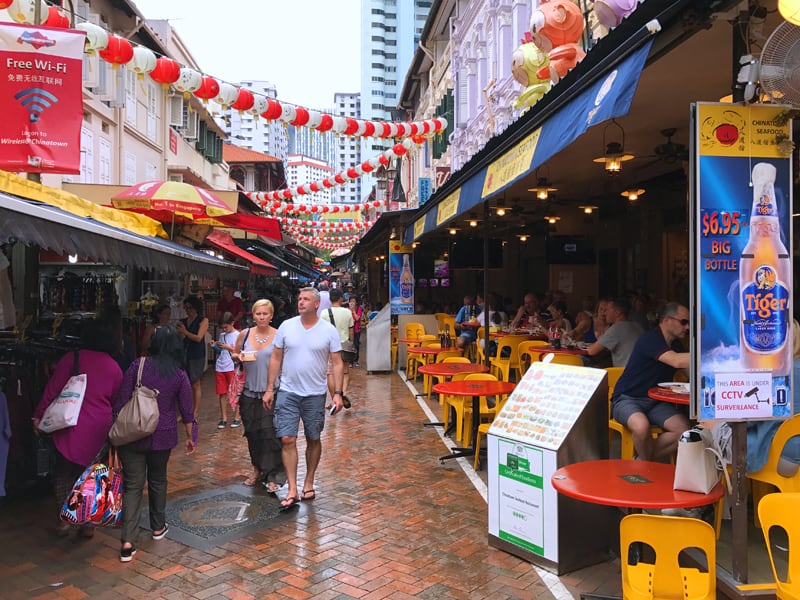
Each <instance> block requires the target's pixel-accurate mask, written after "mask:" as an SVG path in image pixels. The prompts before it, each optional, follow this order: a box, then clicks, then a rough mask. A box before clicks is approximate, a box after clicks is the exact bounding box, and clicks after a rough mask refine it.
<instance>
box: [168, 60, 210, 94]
mask: <svg viewBox="0 0 800 600" xmlns="http://www.w3.org/2000/svg"><path fill="white" fill-rule="evenodd" d="M202 82H203V76H202V75H201V74H200V72H199V71H195V70H194V69H191V68H189V67H182V68H181V74H180V76H179V77H178V79H177V81H176V82H175V83H173V84H172V87H174V88H175V90H176V91H178V92H182V93H183V95H184V97H188V96H189V94H191V93H192V92H194V91H195V90H197V89H199V88H200V84H201V83H202Z"/></svg>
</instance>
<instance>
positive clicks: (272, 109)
mask: <svg viewBox="0 0 800 600" xmlns="http://www.w3.org/2000/svg"><path fill="white" fill-rule="evenodd" d="M282 112H283V107H281V103H280V102H278V101H277V100H273V99H272V98H267V110H265V111H264V112H263V113H261V116H262V117H264V118H265V119H266V120H267V121H274V120H275V119H277V118H278V117H280V116H281V113H282Z"/></svg>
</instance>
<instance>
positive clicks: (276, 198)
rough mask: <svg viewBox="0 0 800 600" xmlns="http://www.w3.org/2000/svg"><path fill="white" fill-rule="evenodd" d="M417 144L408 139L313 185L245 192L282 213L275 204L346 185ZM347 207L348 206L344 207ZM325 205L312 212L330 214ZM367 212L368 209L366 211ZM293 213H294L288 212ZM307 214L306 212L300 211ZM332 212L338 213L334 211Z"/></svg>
mask: <svg viewBox="0 0 800 600" xmlns="http://www.w3.org/2000/svg"><path fill="white" fill-rule="evenodd" d="M415 143H417V142H415V141H414V140H413V139H411V138H406V139H405V140H403V143H401V144H395V145H394V146H392V147H391V148H389V149H388V150H386V151H385V152H384V153H383V154H381V155H379V156H376V157H374V158H371V159H370V160H365V161H364V162H362V163H361V164H360V165H356V166H355V167H350V168H349V169H347V171H344V172H341V173H337V174H336V175H334V176H333V177H326V178H325V179H321V180H319V181H314V182H311V183H304V184H302V185H299V186H296V187H293V188H286V189H282V190H272V191H269V192H245V194H246V195H247V197H248V198H250V200H253V201H254V202H258V203H259V204H260V205H261V206H262V207H263V208H264V209H265V210H269V207H270V204H269V202H270V201H271V202H272V205H271V206H272V207H273V210H274V211H275V212H280V211H279V210H278V208H279V207H278V208H275V203H279V202H281V201H282V200H291V199H292V198H294V197H296V196H305V195H306V194H313V193H317V192H321V191H322V190H323V189H325V188H332V187H335V186H337V185H344V184H346V183H347V182H348V181H351V180H353V179H358V178H359V177H361V176H362V175H364V174H365V173H370V172H372V171H374V170H375V169H377V168H378V167H379V166H381V165H383V166H388V165H389V163H390V162H391V161H392V160H394V159H395V158H400V157H402V156H404V155H405V154H407V153H408V150H409V148H411V147H413V146H414V144H415ZM382 204H383V203H382V202H378V203H377V204H376V205H374V206H375V207H376V208H377V207H378V206H382ZM343 206H347V205H343ZM324 208H325V205H320V206H319V207H317V206H312V209H316V210H311V211H310V212H329V211H327V210H324ZM365 210H366V209H365ZM287 212H292V211H287ZM300 212H305V211H300ZM330 212H338V211H335V210H332V211H330Z"/></svg>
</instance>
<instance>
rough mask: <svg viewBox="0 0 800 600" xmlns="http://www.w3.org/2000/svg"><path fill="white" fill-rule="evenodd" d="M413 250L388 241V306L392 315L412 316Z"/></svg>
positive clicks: (399, 243)
mask: <svg viewBox="0 0 800 600" xmlns="http://www.w3.org/2000/svg"><path fill="white" fill-rule="evenodd" d="M413 252H414V250H413V248H412V247H411V246H407V245H405V244H402V243H401V242H396V241H394V240H389V304H390V305H391V314H393V315H412V314H414V263H413V259H414V254H413Z"/></svg>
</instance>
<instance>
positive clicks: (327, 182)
mask: <svg viewBox="0 0 800 600" xmlns="http://www.w3.org/2000/svg"><path fill="white" fill-rule="evenodd" d="M322 185H324V186H325V187H326V188H332V187H333V186H334V185H335V184H334V183H333V182H332V181H331V180H330V179H328V178H327V177H326V178H325V179H323V180H322Z"/></svg>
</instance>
